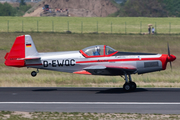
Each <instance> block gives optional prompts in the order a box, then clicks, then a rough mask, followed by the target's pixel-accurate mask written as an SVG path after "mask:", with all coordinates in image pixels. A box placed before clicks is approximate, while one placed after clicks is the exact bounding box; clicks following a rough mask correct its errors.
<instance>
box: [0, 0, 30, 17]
mask: <svg viewBox="0 0 180 120" xmlns="http://www.w3.org/2000/svg"><path fill="white" fill-rule="evenodd" d="M30 8H31V5H26V3H25V2H24V0H21V1H20V3H19V6H18V7H12V6H11V5H10V4H9V3H7V2H5V3H4V4H2V3H0V16H22V15H24V13H25V12H26V11H27V10H28V9H30Z"/></svg>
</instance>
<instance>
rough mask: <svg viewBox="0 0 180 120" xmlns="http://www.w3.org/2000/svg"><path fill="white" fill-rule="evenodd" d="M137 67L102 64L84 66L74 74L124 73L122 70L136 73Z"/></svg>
mask: <svg viewBox="0 0 180 120" xmlns="http://www.w3.org/2000/svg"><path fill="white" fill-rule="evenodd" d="M136 71H137V68H136V67H134V66H132V65H121V66H104V65H95V66H90V67H86V68H84V69H83V70H81V71H76V72H74V73H75V74H88V75H124V72H126V73H129V74H134V73H136Z"/></svg>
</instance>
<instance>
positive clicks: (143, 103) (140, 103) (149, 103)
mask: <svg viewBox="0 0 180 120" xmlns="http://www.w3.org/2000/svg"><path fill="white" fill-rule="evenodd" d="M0 104H102V105H180V102H0Z"/></svg>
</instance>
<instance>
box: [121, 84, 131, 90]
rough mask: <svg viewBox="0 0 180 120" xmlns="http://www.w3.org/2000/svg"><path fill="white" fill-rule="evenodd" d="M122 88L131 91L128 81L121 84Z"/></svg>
mask: <svg viewBox="0 0 180 120" xmlns="http://www.w3.org/2000/svg"><path fill="white" fill-rule="evenodd" d="M123 89H124V90H125V91H131V84H130V83H125V84H124V85H123Z"/></svg>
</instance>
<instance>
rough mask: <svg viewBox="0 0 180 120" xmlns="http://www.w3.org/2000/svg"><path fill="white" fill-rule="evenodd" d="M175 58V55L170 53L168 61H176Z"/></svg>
mask: <svg viewBox="0 0 180 120" xmlns="http://www.w3.org/2000/svg"><path fill="white" fill-rule="evenodd" d="M175 59H176V56H175V55H170V56H168V57H167V61H168V62H171V61H174V60H175Z"/></svg>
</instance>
